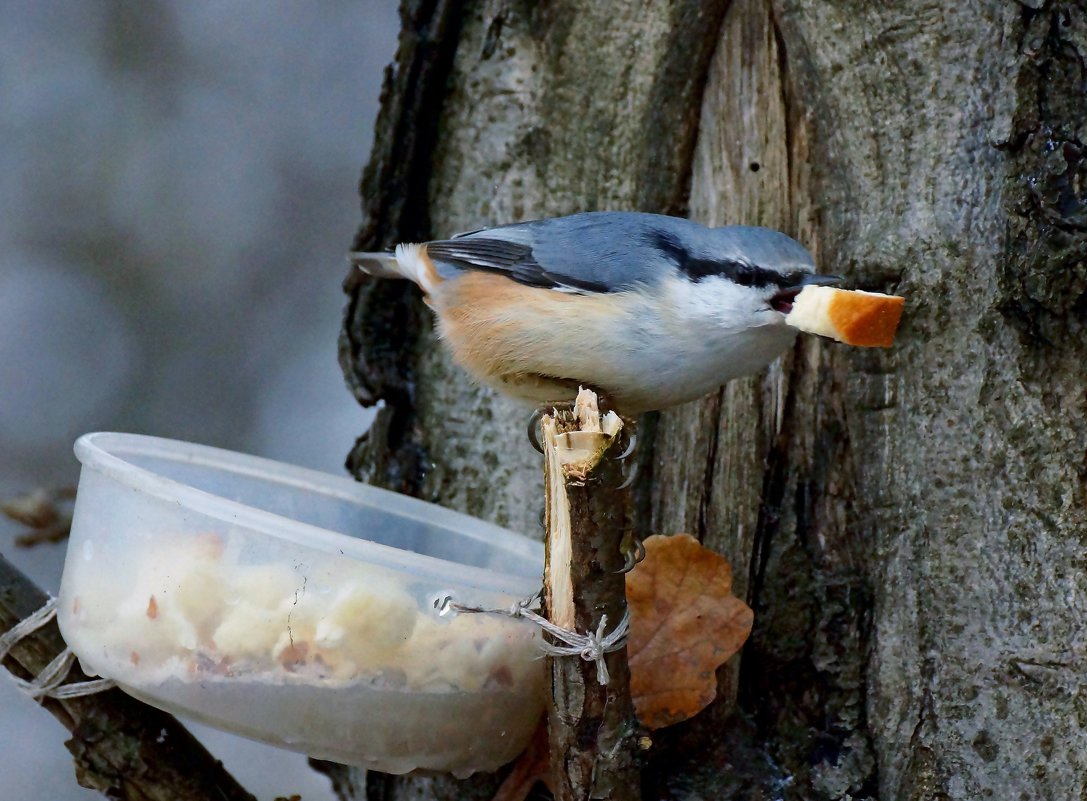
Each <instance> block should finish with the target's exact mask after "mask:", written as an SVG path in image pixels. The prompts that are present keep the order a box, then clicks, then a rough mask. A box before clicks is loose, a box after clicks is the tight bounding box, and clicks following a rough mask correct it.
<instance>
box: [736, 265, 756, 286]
mask: <svg viewBox="0 0 1087 801" xmlns="http://www.w3.org/2000/svg"><path fill="white" fill-rule="evenodd" d="M754 282H755V268H754V267H752V266H751V265H750V264H743V263H741V264H737V265H736V283H737V284H739V285H740V286H751V285H752V284H753V283H754Z"/></svg>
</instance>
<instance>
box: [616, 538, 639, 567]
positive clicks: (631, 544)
mask: <svg viewBox="0 0 1087 801" xmlns="http://www.w3.org/2000/svg"><path fill="white" fill-rule="evenodd" d="M619 552H620V553H621V554H622V555H623V566H622V567H621V568H619V569H618V570H617V571H615V572H616V573H629V572H630V571H631V570H633V569H634V566H635V565H637V564H638V563H639V562H641V561H642V560H643V559H645V544H644V543H642V541H641V540H640V539H638V537H636V536H635V535H634V534H633V533H631V532H627V533H626V534H625V535H624V536H623V541H622V542H621V543H620V544H619Z"/></svg>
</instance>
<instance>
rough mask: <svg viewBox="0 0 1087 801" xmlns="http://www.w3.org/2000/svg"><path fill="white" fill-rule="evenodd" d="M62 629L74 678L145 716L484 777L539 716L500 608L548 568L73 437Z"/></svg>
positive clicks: (276, 468) (533, 675)
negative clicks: (454, 605) (147, 707)
mask: <svg viewBox="0 0 1087 801" xmlns="http://www.w3.org/2000/svg"><path fill="white" fill-rule="evenodd" d="M75 452H76V456H78V457H79V460H80V461H81V462H82V463H83V469H82V473H81V475H80V480H79V493H78V496H77V500H76V505H75V512H74V519H73V521H72V534H71V539H70V541H69V544H68V555H67V560H66V562H65V566H64V578H63V581H62V584H61V591H60V607H59V621H60V627H61V631H62V632H63V634H64V638H65V639H66V640H67V642H68V644H69V646H70V647H71V648H72V650H73V651H74V652H75V654H76V655H77V656H78V657H79V660H80V663H81V665H82V666H83V668H84V670H85V671H86V672H88V673H91V674H98V675H101V676H106V677H108V678H111V679H114V680H115V681H116V682H117V683H118V684H119V685H120V686H121V688H122V689H124V690H125V691H126V692H128V693H130V694H132V695H134V696H136V697H137V698H140V699H142V700H144V701H146V702H148V703H150V704H153V705H154V706H157V707H160V708H163V709H166V710H168V711H171V712H177V713H180V714H184V715H188V716H190V717H193V718H196V719H198V720H200V721H203V722H205V723H209V724H211V725H213V726H217V727H219V728H222V729H225V730H227V731H231V732H235V733H237V734H241V735H244V736H246V737H250V738H253V739H256V740H262V741H264V742H268V743H272V744H274V745H279V746H282V747H285V748H289V749H292V750H295V751H301V752H303V753H306V754H310V755H311V756H315V757H319V758H322V759H329V760H333V761H336V762H342V763H345V764H353V765H361V766H365V767H370V768H375V769H378V770H382V771H386V772H389V773H405V772H408V771H412V770H417V769H425V770H435V771H451V772H453V773H455V774H457V775H460V776H465V775H468V774H470V773H472V772H474V771H477V770H494V769H496V768H498V767H499V766H500V765H502V764H504V763H505V762H508V761H509V760H510V759H512V758H513V757H515V756H516V755H517V754H518V752H519V751H521V749H522V748H523V747H524V746H525V745H526V743H527V742H528V739H529V737H530V736H531V733H532V731H533V729H534V727H535V726H536V724H537V722H538V720H539V717H540V715H541V713H542V710H543V699H544V681H545V674H544V663H543V661H542V660H541V659H540V658H539V654H540V652H539V643H538V634H537V632H536V630H535V628H534V627H533V626H532V625H531V624H528V623H526V622H525V621H521V620H515V619H512V618H509V617H505V616H501V615H487V614H484V615H477V614H466V613H462V614H450V613H449V611H448V608H447V607H446V608H445V611H444V612H443V611H442V604H441V603H440V600H441V599H442V598H445V597H447V596H449V597H452V598H453V599H454V600H456V601H459V602H460V603H463V604H466V605H475V606H481V607H485V608H497V609H506V608H509V606H510V605H511V604H512V603H513V602H515V601H516V600H518V599H521V598H524V597H526V596H529V595H531V594H532V593H534V592H535V591H536V590H537V589H538V587H539V584H540V576H541V572H542V569H543V549H542V546H541V545H540V544H539V543H536V542H533V541H531V540H529V539H527V538H525V537H522V536H520V535H518V534H514V533H513V532H510V531H507V530H505V529H502V528H499V527H497V526H493V525H490V524H488V523H485V522H483V521H480V520H477V519H475V518H472V517H469V516H467V515H462V514H458V513H455V512H451V511H449V510H447V509H443V508H441V507H438V506H435V505H433V504H428V503H424V502H422V501H418V500H415V499H413V498H407V497H404V496H402V495H397V494H395V493H391V492H386V491H384V490H380V489H376V488H374V487H368V486H365V485H362V484H358V483H356V482H353V481H351V480H349V479H345V478H340V477H336V476H330V475H326V474H323V473H317V472H314V471H310V470H305V469H302V468H298V467H291V466H287V465H283V464H280V463H278V462H272V461H268V460H266V459H259V458H256V457H252V456H244V455H241V454H236V453H231V452H229V451H223V450H219V449H216V448H209V447H204V446H200V445H191V444H188V443H182V442H175V441H172V440H166V439H159V438H155V437H145V436H136V435H130V434H109V433H99V434H88V435H86V436H84V437H81V438H80V439H79V440H78V441H77V442H76V445H75Z"/></svg>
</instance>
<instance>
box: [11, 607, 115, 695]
mask: <svg viewBox="0 0 1087 801" xmlns="http://www.w3.org/2000/svg"><path fill="white" fill-rule="evenodd" d="M56 616H57V599H56V598H52V597H50V598H49V600H48V601H46V602H45V605H44V606H42V608H41V609H39V610H38V611H37V612H34V613H33V614H31V615H29V616H27V617H25V618H23V619H22V620H20V621H19V622H18V623H16V624H15V625H14V626H12V627H11V628H10V629H8V630H7V631H6V632H4V633H3V634H0V663H2V662H3V661H4V659H5V658H6V657H7V655H8V654H9V653H11V649H12V648H14V647H15V645H16V643H18V642H19V641H20V640H22V639H24V638H25V637H29V636H30V635H31V634H33V633H34V632H36V631H37V630H38V629H40V628H42V627H43V626H45V625H47V624H48V623H49V622H50V621H51V620H52V619H53V618H55V617H56ZM73 664H75V654H73V653H72V649H71V648H67V647H66V648H65V649H64V650H63V651H61V652H60V653H59V654H57V656H56V657H55V658H54V659H53V661H52V662H50V663H49V664H48V665H46V666H45V667H44V668H42V670H41V672H40V673H38V675H37V676H35V677H34V678H33V679H30V680H29V681H28V680H27V679H22V678H19V677H18V676H16V675H14V674H11V673H9V674H8V675H9V677H10V678H11V680H12V681H13V682H15V686H16V687H18V688H19V689H20V690H22V691H23V692H24V693H26V694H27V695H29V696H30V697H31V698H34V699H35V700H37V699H41V698H56V699H58V700H64V699H67V698H79V697H80V696H83V695H92V694H94V693H100V692H102V691H104V690H108V689H110V688H112V687H114V686H115V685H114V682H113V681H112V680H111V679H93V680H91V681H80V682H76V683H75V684H64V680H65V679H66V678H67V677H68V672H69V671H70V670H71V669H72V665H73Z"/></svg>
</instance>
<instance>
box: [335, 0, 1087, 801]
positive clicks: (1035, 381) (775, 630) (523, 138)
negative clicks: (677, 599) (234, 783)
mask: <svg viewBox="0 0 1087 801" xmlns="http://www.w3.org/2000/svg"><path fill="white" fill-rule="evenodd" d="M449 13H450V14H453V16H456V17H457V20H458V22H457V25H458V29H457V32H456V34H455V37H454V38H455V41H450V42H447V43H446V44H447V46H448V47H449V48H450V51H449V52H450V58H451V63H452V65H453V69H452V75H451V77H450V78H449V79H448V81H445V80H444V78H443V79H442V80H441V81H440V86H439V87H437V88H435V87H433V86H432V87H431V90H433V91H432V94H433V96H434V97H437V98H438V100H437V102H436V103H434V104H431V105H430V106H429V107H428V108H427V109H426V113H427V115H428V116H427V117H426V120H429V122H426V124H427V125H433V126H434V127H433V128H432V129H428V130H432V131H433V137H432V140H431V149H430V150H429V151H427V152H426V153H425V154H422V153H420V152H417V153H416V158H417V159H426V161H424V162H420V161H416V162H414V163H416V164H420V163H425V164H426V165H427V166H428V167H429V171H427V170H426V169H422V168H420V170H421V172H422V173H425V174H419V175H417V176H416V178H417V182H416V184H415V185H414V187H413V189H412V191H413V192H415V193H416V194H415V195H413V197H415V198H416V199H417V200H418V199H420V198H422V199H424V200H425V202H423V201H419V203H420V205H419V206H418V207H419V208H425V217H423V216H420V217H418V218H417V219H418V220H423V219H425V220H426V227H425V228H421V227H420V228H417V229H415V230H414V231H413V233H412V236H414V237H418V238H423V237H425V236H427V235H448V234H450V233H453V232H454V231H457V230H466V229H469V228H474V227H479V226H481V225H487V224H491V223H500V222H509V221H513V220H518V219H525V218H530V217H538V216H548V215H554V214H562V213H568V212H573V211H578V210H587V209H599V208H629V209H641V210H647V211H665V212H669V213H689V214H690V215H692V216H693V217H695V218H696V219H700V220H702V221H704V222H707V223H710V224H725V223H750V224H763V225H768V226H771V227H775V228H779V229H781V230H784V231H786V232H787V233H789V234H791V235H793V236H796V237H797V238H798V239H800V241H801V242H803V243H804V244H805V245H807V246H808V247H810V248H811V249H812V250H813V252H814V253H815V254H816V257H817V261H818V263H819V264H820V265H821V267H822V269H823V270H824V271H825V272H833V273H838V274H842V275H845V276H847V278H848V281H849V285H850V286H855V287H858V288H863V289H869V290H876V291H893V292H896V293H898V294H903V295H905V296H906V297H907V307H906V316H905V319H904V325H903V329H902V331H901V332H900V335H899V340H898V343H897V344H896V346H895V347H894V348H893V349H892V350H890V351H863V350H857V349H850V348H846V347H844V346H838V345H834V344H830V343H826V342H823V341H819V340H816V339H814V338H802V339H801V340H800V341H799V342H798V344H797V346H796V348H795V349H794V351H793V352H792V353H790V354H788V355H787V356H786V357H785V358H783V359H782V360H780V362H779V363H777V364H775V365H774V366H772V367H771V368H770V369H769V370H768V371H767V372H766V373H765V374H763V375H761V376H758V377H755V378H752V379H746V380H740V381H734V382H732V383H731V384H729V385H728V386H726V387H725V388H723V389H722V390H721V391H719V392H718V393H716V394H715V395H713V396H711V397H709V398H707V399H705V400H703V401H700V402H697V403H694V404H690V405H688V406H686V407H683V408H680V409H677V410H673V411H669V412H666V413H663V414H660V415H653V416H651V417H650V418H649V419H647V420H645V421H643V422H642V426H641V431H642V434H643V436H642V440H641V442H640V444H639V452H640V454H641V458H642V460H643V468H644V469H643V470H642V472H641V475H640V479H641V483H640V485H639V496H640V499H641V504H640V515H641V521H642V526H643V533H650V532H659V533H675V532H677V531H683V530H685V531H690V532H691V533H693V534H696V535H697V536H698V537H699V538H700V539H701V540H702V541H703V542H704V543H706V544H707V545H710V546H711V547H714V548H716V549H717V550H719V551H721V552H722V553H724V554H725V555H726V556H727V557H728V558H729V560H730V561H731V563H732V564H733V566H734V574H735V591H736V592H737V593H738V594H740V593H744V594H746V596H747V599H748V602H749V603H750V604H751V606H752V607H753V608H754V610H755V631H754V633H753V635H752V638H751V640H750V642H749V643H748V645H747V646H746V647H745V650H744V652H743V656H742V662H741V661H740V660H733V663H732V664H730V665H728V666H726V667H724V668H722V670H721V672H720V674H719V679H720V688H721V697H720V699H719V701H718V702H717V703H716V704H714V705H713V706H712V707H711V708H710V709H708V710H707V711H706V712H704V713H702V714H701V715H699V716H698V717H697V718H696V719H694V720H692V721H690V722H689V723H687V724H682V725H680V726H677V727H673V728H672V729H669V730H665V731H663V732H658V733H657V734H656V735H655V736H654V741H655V743H657V745H656V751H655V752H654V753H655V755H656V758H655V759H653V760H652V762H651V764H650V770H649V773H648V778H647V797H668V798H687V797H692V798H693V797H712V798H730V797H735V798H749V797H756V798H757V797H785V798H795V799H838V798H845V797H847V796H848V797H852V798H854V799H859V798H873V799H875V798H880V799H884V800H885V801H892V800H893V799H968V798H982V797H988V796H990V795H991V796H992V797H998V798H1070V797H1079V796H1080V795H1082V794H1084V793H1085V792H1087V734H1085V730H1087V726H1085V724H1084V722H1083V721H1084V718H1085V716H1087V711H1085V710H1087V690H1085V689H1084V688H1085V686H1087V685H1085V683H1084V682H1083V680H1082V678H1081V676H1082V674H1083V672H1084V669H1085V667H1087V652H1085V651H1087V638H1085V636H1084V633H1083V632H1084V631H1085V630H1087V629H1085V628H1084V626H1083V625H1082V616H1083V611H1082V610H1083V608H1084V606H1087V577H1085V576H1084V571H1083V568H1084V559H1083V551H1084V544H1085V543H1087V511H1085V510H1087V491H1085V488H1087V458H1085V454H1087V391H1085V383H1087V382H1085V378H1084V375H1085V373H1084V368H1083V365H1084V364H1085V363H1087V332H1085V330H1084V321H1085V313H1087V207H1085V205H1084V194H1085V190H1084V181H1085V173H1087V167H1085V166H1084V160H1083V147H1084V138H1085V133H1084V132H1085V131H1087V102H1085V98H1084V85H1085V83H1084V82H1085V78H1087V75H1085V72H1084V63H1085V57H1087V3H1084V2H1082V0H1080V2H1046V1H1045V0H1031V2H1021V3H1014V2H995V0H992V1H990V2H979V3H972V4H937V3H930V2H921V1H920V0H915V1H914V2H905V3H882V4H869V3H862V2H859V0H830V1H828V0H734V1H733V2H731V3H727V2H723V1H722V2H714V3H698V2H682V1H681V0H673V2H663V0H662V1H661V2H648V3H645V4H639V5H638V6H637V7H635V6H634V5H633V4H627V3H605V2H573V0H570V1H569V2H557V3H547V4H541V5H539V6H535V5H531V4H525V3H520V2H511V1H510V0H502V1H500V0H492V1H490V2H486V1H480V2H472V3H466V4H465V5H464V6H463V7H460V8H459V15H458V13H455V12H453V11H450V12H449ZM401 55H402V56H403V51H402V54H401ZM435 79H436V80H437V78H435ZM414 91H416V92H418V91H419V87H418V86H416V87H415V89H414ZM390 92H391V93H390V94H388V95H387V96H386V109H388V108H389V107H390V106H393V105H395V104H396V102H399V101H397V99H396V98H397V97H399V96H400V95H398V94H396V92H393V91H392V90H390ZM439 109H440V112H439ZM435 118H436V122H434V120H435ZM420 122H421V124H422V122H423V121H422V120H421V121H420ZM389 131H390V129H388V128H386V129H383V131H379V140H381V139H382V137H384V138H385V141H386V146H387V145H388V137H389V135H390V133H389ZM381 147H382V144H381V142H380V141H379V144H378V146H377V148H378V149H377V150H376V151H375V153H376V154H377V157H378V159H380V158H381V157H382V151H381ZM374 169H375V168H374V165H371V171H373V170H374ZM390 191H398V190H390ZM367 219H368V220H371V221H373V220H374V219H376V218H375V217H374V215H373V213H372V209H371V212H370V213H369V217H368V218H367ZM376 225H377V226H378V227H379V228H380V230H381V236H382V237H383V238H385V239H388V238H389V237H392V238H396V237H397V236H400V235H401V233H402V231H403V230H404V229H403V228H402V227H400V228H397V227H387V228H386V227H382V226H385V225H386V223H384V222H378V223H376ZM389 241H391V239H390V240H389ZM392 291H394V290H386V289H381V288H366V289H363V290H362V291H361V294H360V292H359V291H357V290H356V291H354V293H353V295H352V297H353V301H352V306H351V307H349V309H350V310H351V314H349V316H348V319H347V320H346V327H345V341H349V342H353V343H354V345H353V347H355V348H356V354H363V355H365V354H366V353H368V352H370V351H375V352H380V353H382V354H384V358H385V361H384V362H382V364H383V365H385V366H386V367H387V375H388V376H391V377H392V378H391V379H390V380H389V381H388V382H387V383H388V384H389V385H390V386H393V387H394V388H395V387H396V386H409V387H410V388H411V391H410V393H401V394H400V395H397V394H396V392H382V391H380V388H379V390H378V391H376V392H374V393H373V394H372V398H371V399H374V400H376V399H380V398H385V399H386V401H387V406H386V409H384V410H383V411H382V419H383V420H384V421H386V424H382V425H379V426H378V427H377V428H376V429H375V432H376V433H375V434H374V435H372V436H371V438H370V441H369V444H368V445H367V450H366V452H365V453H364V452H362V451H357V452H356V455H357V458H356V460H355V462H354V464H355V465H356V467H357V468H359V470H358V472H360V474H363V475H365V476H366V477H367V478H369V479H370V480H374V481H377V482H379V483H389V484H393V485H397V486H401V487H402V488H403V489H406V490H408V491H412V492H415V493H417V494H421V495H423V496H425V497H427V498H429V499H430V500H435V501H438V502H440V503H444V504H446V505H450V506H453V507H455V508H459V509H462V510H466V511H468V512H470V513H473V514H477V515H480V516H483V517H486V518H489V519H493V520H497V521H499V522H502V523H505V524H507V525H510V526H512V527H514V528H519V529H521V530H524V531H526V532H537V531H539V513H540V498H541V490H542V488H541V486H540V482H539V471H538V461H537V458H536V454H534V453H533V452H532V451H531V450H529V449H528V448H527V447H526V448H525V449H524V450H523V456H522V455H518V456H517V457H515V458H512V459H499V457H498V454H499V453H509V452H510V450H511V449H510V448H508V447H502V446H501V445H500V444H499V443H506V442H509V441H514V440H513V439H511V438H514V439H516V440H520V439H523V433H522V431H521V430H520V429H521V426H520V424H518V423H516V421H517V420H518V419H520V418H519V417H518V414H517V413H516V412H514V411H513V409H512V407H511V406H509V405H508V404H507V403H506V402H505V401H502V400H500V399H496V398H495V397H493V395H491V394H490V393H489V392H487V391H485V390H482V389H478V388H475V387H473V386H472V385H470V384H469V383H468V381H467V379H466V378H465V377H464V375H463V374H462V373H461V372H459V371H458V370H457V369H456V368H455V367H453V366H452V365H451V364H450V363H449V361H448V359H447V358H446V357H445V355H444V354H443V353H442V352H441V350H440V349H439V348H438V346H437V344H436V343H435V342H434V340H433V336H432V334H431V333H430V331H429V328H428V327H427V325H428V323H427V317H426V315H425V313H422V312H421V311H420V310H419V308H418V306H417V305H416V304H417V301H416V300H415V299H414V297H413V296H412V295H410V294H409V293H405V292H403V288H402V287H401V288H398V289H396V290H395V291H396V292H398V293H400V295H399V297H400V298H401V300H398V303H400V304H401V305H399V306H396V307H395V308H397V309H401V310H405V311H403V312H402V313H403V315H404V317H403V319H406V320H409V321H410V323H411V326H412V327H411V330H410V332H409V336H410V342H409V341H407V340H405V339H403V338H402V337H403V335H402V334H399V333H397V336H398V337H401V339H394V338H393V337H392V333H391V332H390V331H389V330H388V329H382V327H381V325H374V324H373V320H374V319H375V318H374V317H373V316H372V315H368V314H362V313H360V309H363V306H364V305H365V304H362V303H360V301H359V300H358V299H359V298H360V297H362V296H363V295H364V294H365V293H367V292H370V293H373V292H392ZM386 308H392V307H391V306H386ZM397 313H398V314H399V313H401V312H397ZM416 324H418V325H419V326H420V327H419V328H416V327H415V326H416ZM366 325H368V326H369V327H368V328H366V330H365V331H364V330H363V328H364V327H365V326H366ZM405 342H406V343H407V344H404V343H405ZM365 361H366V360H365V359H359V358H355V359H346V360H345V367H346V368H347V372H348V376H349V380H351V381H352V382H354V384H355V385H356V386H364V385H367V384H366V382H367V381H369V380H370V376H372V373H370V372H367V365H366V364H365V363H364V362H365ZM409 379H410V380H409ZM452 409H459V410H463V411H462V413H463V415H464V416H465V417H469V416H470V417H471V419H478V418H479V416H480V415H482V416H484V417H489V418H491V419H493V420H494V422H495V425H494V427H493V431H494V434H493V436H492V437H490V438H488V439H479V438H476V437H475V436H474V432H475V431H477V430H478V427H476V426H467V425H465V426H457V425H456V424H455V420H456V417H455V415H452V414H450V410H452ZM397 415H399V416H400V417H399V418H397ZM394 419H399V420H400V423H401V424H402V423H404V421H405V420H407V421H408V422H407V424H402V425H399V427H397V426H395V425H393V426H390V425H387V423H388V421H391V420H394ZM449 420H452V421H454V424H453V425H450V424H449V423H448V422H446V421H449ZM507 420H509V421H511V422H510V424H509V425H508V426H506V425H505V423H504V422H503V421H507ZM390 430H395V431H397V432H399V433H398V437H399V438H396V437H392V438H390V437H388V436H387V432H388V431H390ZM405 454H410V455H412V456H411V458H412V460H413V461H412V465H413V467H412V471H413V472H411V475H412V476H413V480H412V481H411V482H403V481H401V478H402V476H403V475H404V474H405V473H404V471H403V470H400V471H399V472H397V470H394V469H392V468H388V467H383V465H396V464H397V463H398V460H402V459H403V458H404V455H405ZM484 474H486V475H487V476H490V477H491V478H492V480H489V481H484ZM493 478H497V479H498V480H497V481H495V480H493ZM383 786H384V787H385V788H386V790H387V795H386V796H385V797H388V798H406V797H408V796H411V797H436V798H461V797H464V798H467V797H480V794H482V793H485V791H486V786H485V783H483V782H481V781H479V780H477V779H475V780H470V781H469V782H467V783H462V784H456V783H449V784H441V783H439V784H437V785H428V786H427V787H425V788H422V787H421V786H420V785H419V783H418V781H416V780H406V781H400V782H392V783H388V784H385V785H383Z"/></svg>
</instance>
